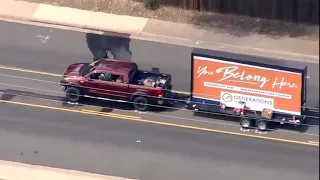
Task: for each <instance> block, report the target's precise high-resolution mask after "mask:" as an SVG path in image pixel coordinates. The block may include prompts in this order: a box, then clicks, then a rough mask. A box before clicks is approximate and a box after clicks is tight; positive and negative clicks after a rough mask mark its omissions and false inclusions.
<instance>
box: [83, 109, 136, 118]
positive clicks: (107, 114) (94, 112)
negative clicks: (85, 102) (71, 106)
mask: <svg viewBox="0 0 320 180" xmlns="http://www.w3.org/2000/svg"><path fill="white" fill-rule="evenodd" d="M81 111H83V112H85V113H93V114H96V115H99V116H121V117H127V118H130V119H140V117H138V116H129V115H122V114H115V113H106V112H100V111H93V110H88V109H81Z"/></svg>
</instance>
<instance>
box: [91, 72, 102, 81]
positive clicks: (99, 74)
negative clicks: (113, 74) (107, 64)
mask: <svg viewBox="0 0 320 180" xmlns="http://www.w3.org/2000/svg"><path fill="white" fill-rule="evenodd" d="M101 74H102V73H92V74H90V77H89V78H90V79H94V80H98V79H99V77H101Z"/></svg>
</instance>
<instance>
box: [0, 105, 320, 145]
mask: <svg viewBox="0 0 320 180" xmlns="http://www.w3.org/2000/svg"><path fill="white" fill-rule="evenodd" d="M0 102H3V103H8V104H16V105H23V106H28V107H36V108H43V109H51V110H58V111H65V112H73V113H81V114H87V115H98V116H104V117H113V118H118V119H125V120H130V121H137V122H145V123H150V124H158V125H165V126H171V127H178V128H185V129H191V130H199V131H207V132H215V133H221V134H229V135H236V136H244V137H251V138H259V139H265V140H273V141H280V142H286V143H293V144H301V145H310V146H319V144H316V143H310V142H304V141H295V140H289V139H281V138H273V137H267V136H260V135H251V134H243V133H237V132H230V131H223V130H217V129H209V128H201V127H196V126H189V125H182V124H175V123H166V122H161V121H152V120H146V119H141V118H140V117H137V116H127V115H121V114H115V113H102V112H99V111H93V110H84V111H83V110H82V111H81V110H74V109H65V108H58V107H51V106H44V105H38V104H29V103H23V102H18V101H6V100H0Z"/></svg>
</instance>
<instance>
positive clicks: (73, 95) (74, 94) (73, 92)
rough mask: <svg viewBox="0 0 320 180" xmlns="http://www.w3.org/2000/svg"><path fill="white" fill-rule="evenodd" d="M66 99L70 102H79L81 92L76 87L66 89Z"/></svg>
mask: <svg viewBox="0 0 320 180" xmlns="http://www.w3.org/2000/svg"><path fill="white" fill-rule="evenodd" d="M66 98H67V100H68V101H70V102H79V101H80V99H81V91H80V89H79V88H76V87H67V89H66Z"/></svg>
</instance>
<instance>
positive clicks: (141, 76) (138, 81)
mask: <svg viewBox="0 0 320 180" xmlns="http://www.w3.org/2000/svg"><path fill="white" fill-rule="evenodd" d="M158 77H160V79H161V84H160V85H159V86H157V87H156V88H168V87H167V85H168V84H170V81H171V77H170V75H167V74H161V73H154V72H150V71H144V70H138V72H136V73H135V76H134V78H133V79H132V80H131V82H130V84H133V85H140V86H143V85H144V84H143V81H144V80H146V79H147V80H150V81H151V82H155V81H156V80H157V78H158Z"/></svg>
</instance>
